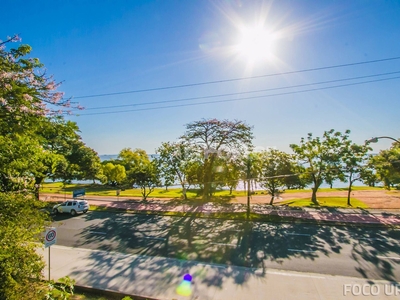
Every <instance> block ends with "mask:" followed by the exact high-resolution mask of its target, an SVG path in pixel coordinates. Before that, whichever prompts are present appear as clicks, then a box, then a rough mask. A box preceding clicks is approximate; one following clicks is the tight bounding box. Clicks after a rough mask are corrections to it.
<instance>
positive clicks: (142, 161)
mask: <svg viewBox="0 0 400 300" xmlns="http://www.w3.org/2000/svg"><path fill="white" fill-rule="evenodd" d="M118 160H119V163H120V164H121V165H123V166H124V167H125V170H126V171H127V172H129V171H130V170H133V169H137V168H140V167H141V166H145V165H147V164H148V163H149V162H150V159H149V156H148V155H147V153H146V151H144V150H143V149H135V150H132V149H131V148H124V149H122V150H121V151H120V153H119V155H118Z"/></svg>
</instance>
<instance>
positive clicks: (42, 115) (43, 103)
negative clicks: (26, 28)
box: [0, 35, 83, 192]
mask: <svg viewBox="0 0 400 300" xmlns="http://www.w3.org/2000/svg"><path fill="white" fill-rule="evenodd" d="M20 41H21V39H20V38H19V37H18V36H17V35H15V36H13V37H9V38H7V39H6V40H5V41H0V153H1V155H0V192H9V191H19V192H24V191H28V192H29V190H32V188H33V186H35V185H36V186H38V182H39V181H40V182H41V181H42V180H43V179H44V178H46V177H49V176H51V175H52V173H54V170H55V169H56V168H55V165H57V164H59V163H60V161H64V157H65V155H66V153H67V151H66V150H65V147H67V146H68V144H69V142H68V138H69V137H68V136H66V135H62V134H60V132H58V133H57V134H56V135H59V136H60V137H61V138H64V137H65V139H64V140H63V141H57V143H58V144H57V145H56V147H50V143H53V142H54V139H51V138H49V136H47V135H46V132H48V130H47V128H55V127H56V125H57V124H58V123H61V126H62V127H66V126H70V124H69V123H68V122H64V121H63V115H65V114H72V113H73V111H74V110H77V109H78V110H79V109H83V108H82V107H81V106H79V105H78V104H77V103H73V102H71V99H70V98H65V97H64V94H63V93H62V92H59V91H58V90H57V89H58V87H59V86H60V83H57V82H55V80H54V79H53V77H52V76H48V75H47V74H46V70H45V68H44V66H43V64H42V63H40V61H39V59H37V58H32V57H30V56H29V54H30V52H31V47H30V46H29V45H24V44H19V45H18V46H17V47H15V48H11V49H10V50H7V47H8V46H10V45H12V44H13V43H18V42H20ZM60 120H61V121H60ZM68 124H69V125H68ZM76 131H78V128H77V127H76ZM70 136H72V137H73V138H74V139H75V141H79V140H80V136H79V135H78V134H70ZM36 189H37V188H36Z"/></svg>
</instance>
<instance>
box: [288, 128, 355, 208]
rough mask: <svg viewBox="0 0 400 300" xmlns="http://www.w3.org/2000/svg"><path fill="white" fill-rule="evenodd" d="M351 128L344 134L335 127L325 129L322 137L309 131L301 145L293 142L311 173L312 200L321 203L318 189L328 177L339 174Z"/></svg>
mask: <svg viewBox="0 0 400 300" xmlns="http://www.w3.org/2000/svg"><path fill="white" fill-rule="evenodd" d="M349 134H350V130H346V131H345V133H344V134H342V133H341V132H338V131H335V130H333V129H331V130H329V131H325V132H324V134H323V136H322V139H321V138H320V137H316V138H313V136H312V134H311V133H309V134H308V136H307V139H304V138H301V140H300V145H296V144H291V145H290V147H291V148H292V149H293V151H294V153H295V154H296V156H297V158H298V159H299V160H300V162H302V163H303V164H304V166H305V168H306V172H307V173H309V174H310V176H311V179H312V183H313V187H312V196H311V201H312V202H313V203H314V204H315V205H319V203H318V200H317V191H318V189H319V187H320V186H321V184H322V183H323V182H324V181H325V180H326V178H327V177H333V176H334V175H335V174H338V170H339V169H340V162H341V160H340V158H341V156H342V153H343V151H344V150H343V145H344V143H345V142H346V141H347V140H348V137H349Z"/></svg>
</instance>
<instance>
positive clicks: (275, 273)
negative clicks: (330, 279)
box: [266, 270, 326, 279]
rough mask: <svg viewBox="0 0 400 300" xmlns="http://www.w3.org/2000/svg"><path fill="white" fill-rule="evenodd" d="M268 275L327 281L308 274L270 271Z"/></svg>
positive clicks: (321, 277)
mask: <svg viewBox="0 0 400 300" xmlns="http://www.w3.org/2000/svg"><path fill="white" fill-rule="evenodd" d="M266 273H267V274H273V275H282V276H290V277H292V276H296V277H307V278H318V279H325V278H326V277H323V276H316V275H306V274H296V273H289V272H288V273H283V272H275V271H268V270H267V272H266Z"/></svg>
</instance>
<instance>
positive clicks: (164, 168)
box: [155, 142, 198, 200]
mask: <svg viewBox="0 0 400 300" xmlns="http://www.w3.org/2000/svg"><path fill="white" fill-rule="evenodd" d="M156 153H157V154H158V156H157V158H156V159H155V160H156V161H157V162H158V165H159V169H160V172H161V174H160V175H161V177H162V178H164V180H165V181H166V182H175V179H177V180H178V182H179V184H180V185H181V187H182V194H183V197H184V199H185V200H186V199H187V196H186V192H185V191H186V190H187V189H188V188H189V186H190V180H189V178H188V177H189V174H190V169H191V168H192V166H193V163H194V161H195V160H198V155H197V154H196V149H194V148H193V146H192V145H190V144H187V143H183V142H179V143H170V142H167V143H162V145H161V146H160V147H159V148H158V149H157V150H156Z"/></svg>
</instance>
